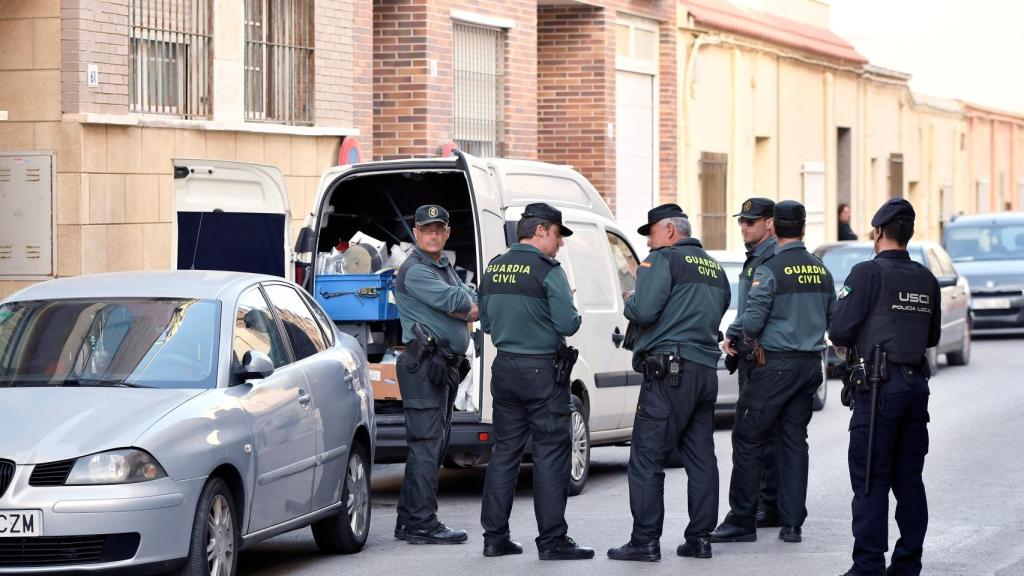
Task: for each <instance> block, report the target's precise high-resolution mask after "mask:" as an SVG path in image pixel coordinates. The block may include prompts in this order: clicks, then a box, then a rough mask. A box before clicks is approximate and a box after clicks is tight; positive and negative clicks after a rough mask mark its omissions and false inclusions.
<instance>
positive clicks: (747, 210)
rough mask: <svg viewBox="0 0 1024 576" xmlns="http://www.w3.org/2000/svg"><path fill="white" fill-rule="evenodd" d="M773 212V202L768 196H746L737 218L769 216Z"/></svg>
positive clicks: (735, 215)
mask: <svg viewBox="0 0 1024 576" xmlns="http://www.w3.org/2000/svg"><path fill="white" fill-rule="evenodd" d="M774 214H775V202H774V201H773V200H771V199H770V198H748V199H747V201H746V202H744V203H743V207H742V209H741V210H740V213H739V214H734V215H733V216H734V217H739V218H771V217H773V215H774Z"/></svg>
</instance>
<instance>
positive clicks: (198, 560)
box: [179, 477, 241, 576]
mask: <svg viewBox="0 0 1024 576" xmlns="http://www.w3.org/2000/svg"><path fill="white" fill-rule="evenodd" d="M237 518H238V516H237V514H235V500H234V496H232V494H231V490H229V489H228V486H227V484H225V483H224V481H223V480H221V479H220V478H216V477H214V478H210V480H208V481H207V482H206V486H205V487H203V493H202V494H201V495H200V496H199V505H198V506H196V516H195V519H194V520H193V522H192V538H191V539H190V540H189V550H188V558H187V560H186V562H185V567H184V568H182V569H181V572H179V574H180V575H181V576H234V575H235V572H236V570H237V567H238V550H239V548H240V547H241V539H240V538H239V534H238V520H237Z"/></svg>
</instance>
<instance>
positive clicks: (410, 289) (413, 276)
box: [395, 205, 479, 544]
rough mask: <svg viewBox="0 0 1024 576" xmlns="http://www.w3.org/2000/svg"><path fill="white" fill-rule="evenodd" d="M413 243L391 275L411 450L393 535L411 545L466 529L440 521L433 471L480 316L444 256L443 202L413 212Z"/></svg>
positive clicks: (452, 538)
mask: <svg viewBox="0 0 1024 576" xmlns="http://www.w3.org/2000/svg"><path fill="white" fill-rule="evenodd" d="M413 234H414V235H415V237H416V247H415V248H414V249H413V251H412V252H411V253H410V254H409V258H408V259H406V261H405V262H404V263H403V264H402V266H401V267H400V268H399V270H398V274H397V276H396V278H395V303H396V304H397V305H398V313H399V316H400V317H401V321H402V341H403V342H404V343H405V346H406V348H405V352H403V353H402V354H401V355H400V356H399V357H398V365H397V366H396V369H397V373H398V386H399V389H400V390H401V392H402V407H403V410H404V412H405V438H406V444H407V446H408V449H409V451H408V455H407V456H406V460H405V478H404V479H403V481H402V492H401V495H400V496H399V498H398V523H397V525H396V527H395V538H398V539H401V540H405V541H407V542H409V543H410V544H455V543H461V542H465V541H466V538H467V537H466V532H465V531H463V530H453V529H450V528H448V527H447V526H445V525H444V523H443V522H441V521H440V520H438V519H437V472H438V468H439V466H440V465H441V460H442V458H443V457H444V450H445V447H446V445H447V438H448V433H449V431H450V429H451V421H452V408H453V406H454V403H455V393H456V392H457V390H458V386H459V381H460V372H461V371H465V367H466V366H465V365H466V361H465V352H466V350H467V349H468V348H469V329H468V326H467V324H466V323H467V322H473V321H475V320H476V319H477V316H478V315H479V311H478V308H477V303H476V301H477V296H476V292H474V291H473V289H472V288H470V287H468V286H466V285H465V284H464V283H463V282H462V280H461V279H460V278H459V277H458V275H456V274H455V270H454V269H453V268H452V266H451V264H450V263H449V262H448V259H447V258H446V257H444V256H443V255H442V253H441V252H442V250H444V245H445V243H446V242H447V241H448V236H449V235H450V234H451V229H450V228H449V227H448V211H447V210H445V209H444V208H442V207H441V206H436V205H427V206H420V207H419V208H418V209H417V210H416V216H415V228H414V229H413Z"/></svg>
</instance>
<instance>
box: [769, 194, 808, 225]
mask: <svg viewBox="0 0 1024 576" xmlns="http://www.w3.org/2000/svg"><path fill="white" fill-rule="evenodd" d="M780 220H781V221H782V222H784V223H785V222H791V223H793V224H803V223H804V222H806V221H807V210H806V209H805V208H804V205H803V204H801V203H799V202H797V201H796V200H783V201H782V202H779V203H778V204H776V205H775V222H776V223H778V222H779V221H780Z"/></svg>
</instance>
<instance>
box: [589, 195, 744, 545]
mask: <svg viewBox="0 0 1024 576" xmlns="http://www.w3.org/2000/svg"><path fill="white" fill-rule="evenodd" d="M647 220H648V223H647V224H646V225H644V226H641V227H640V229H639V230H638V232H639V233H640V234H642V235H644V236H648V241H647V244H648V246H650V248H651V253H650V255H648V256H647V258H646V259H644V261H643V262H641V263H640V266H639V268H638V269H637V278H636V292H635V293H634V294H633V295H632V296H630V297H629V298H628V299H627V300H626V307H625V315H626V318H627V319H629V321H630V322H631V323H633V324H635V325H636V326H639V328H640V332H641V333H640V335H639V336H638V337H637V340H636V343H635V344H634V345H633V352H634V354H633V367H634V369H636V370H637V371H638V372H642V373H643V375H644V382H643V387H642V388H641V390H640V398H639V400H638V402H637V408H636V421H635V423H634V424H633V436H632V440H631V449H630V453H629V472H628V473H629V507H630V511H631V512H632V514H633V532H632V534H631V536H630V539H629V542H627V543H626V544H624V545H622V546H620V547H618V548H612V549H610V550H608V557H609V558H611V559H613V560H633V561H643V562H654V561H658V560H660V559H661V545H660V538H661V532H662V524H663V522H664V518H665V502H664V488H665V472H664V468H665V461H666V459H667V458H668V456H669V454H670V453H671V452H672V451H673V449H676V448H678V449H679V450H680V452H681V454H682V463H683V466H684V467H685V468H686V476H687V505H688V509H689V510H688V511H689V515H690V523H689V525H688V526H687V527H686V532H685V541H684V543H683V544H682V545H680V546H679V547H677V548H676V554H678V555H680V556H688V557H696V558H710V557H711V543H710V541H709V538H708V534H709V533H710V532H711V530H712V529H713V528H714V527H715V522H716V521H717V518H718V460H717V459H716V458H715V442H714V437H713V434H714V425H715V423H714V415H715V400H716V399H717V397H718V373H717V366H718V359H719V357H720V356H721V352H720V351H719V349H718V343H719V340H720V339H721V332H720V331H719V325H720V323H721V321H722V316H723V315H725V312H726V310H728V308H729V300H730V292H731V290H730V288H729V280H728V278H726V276H725V272H724V271H723V270H722V267H721V266H720V265H719V264H718V262H716V261H715V260H714V259H713V258H711V257H710V256H708V254H707V253H706V252H705V251H704V249H703V248H702V247H701V244H700V242H699V241H698V240H697V239H695V238H691V237H690V221H689V220H688V219H687V216H686V214H684V213H683V210H682V209H681V208H680V207H679V206H677V205H676V204H664V205H661V206H658V207H657V208H654V209H652V210H651V211H650V212H648V215H647Z"/></svg>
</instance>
